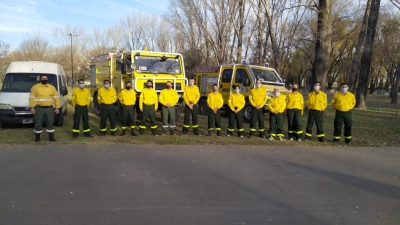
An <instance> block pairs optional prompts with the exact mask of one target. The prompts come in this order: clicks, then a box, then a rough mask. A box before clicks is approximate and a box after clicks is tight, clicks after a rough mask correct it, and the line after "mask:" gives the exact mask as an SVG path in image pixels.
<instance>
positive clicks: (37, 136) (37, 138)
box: [35, 134, 40, 142]
mask: <svg viewBox="0 0 400 225" xmlns="http://www.w3.org/2000/svg"><path fill="white" fill-rule="evenodd" d="M35 142H40V134H35Z"/></svg>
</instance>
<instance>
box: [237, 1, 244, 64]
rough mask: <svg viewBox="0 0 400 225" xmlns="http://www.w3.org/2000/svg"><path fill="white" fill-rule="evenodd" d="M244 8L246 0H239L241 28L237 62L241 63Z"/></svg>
mask: <svg viewBox="0 0 400 225" xmlns="http://www.w3.org/2000/svg"><path fill="white" fill-rule="evenodd" d="M244 9H245V4H244V0H239V18H238V20H239V30H238V34H237V36H238V37H237V38H238V40H237V55H236V62H237V63H239V62H241V61H242V57H243V56H242V51H243V29H244Z"/></svg>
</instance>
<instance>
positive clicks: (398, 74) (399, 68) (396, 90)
mask: <svg viewBox="0 0 400 225" xmlns="http://www.w3.org/2000/svg"><path fill="white" fill-rule="evenodd" d="M395 78H396V80H395V82H394V86H393V88H392V91H391V95H392V101H391V102H390V103H392V104H397V97H398V96H399V85H400V61H399V63H398V64H397V68H396V76H395Z"/></svg>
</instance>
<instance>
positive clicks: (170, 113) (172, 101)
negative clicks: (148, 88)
mask: <svg viewBox="0 0 400 225" xmlns="http://www.w3.org/2000/svg"><path fill="white" fill-rule="evenodd" d="M178 101H179V95H178V92H176V90H174V89H173V88H172V84H171V82H170V81H168V82H167V83H166V88H165V89H164V90H162V91H161V93H160V103H161V105H162V121H163V125H162V128H163V134H166V133H167V131H168V130H170V134H171V135H175V133H174V130H175V127H176V126H175V105H176V104H177V103H178Z"/></svg>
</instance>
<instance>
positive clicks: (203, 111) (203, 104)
mask: <svg viewBox="0 0 400 225" xmlns="http://www.w3.org/2000/svg"><path fill="white" fill-rule="evenodd" d="M199 113H200V115H207V114H208V106H207V99H205V98H203V99H201V100H200V101H199Z"/></svg>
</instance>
